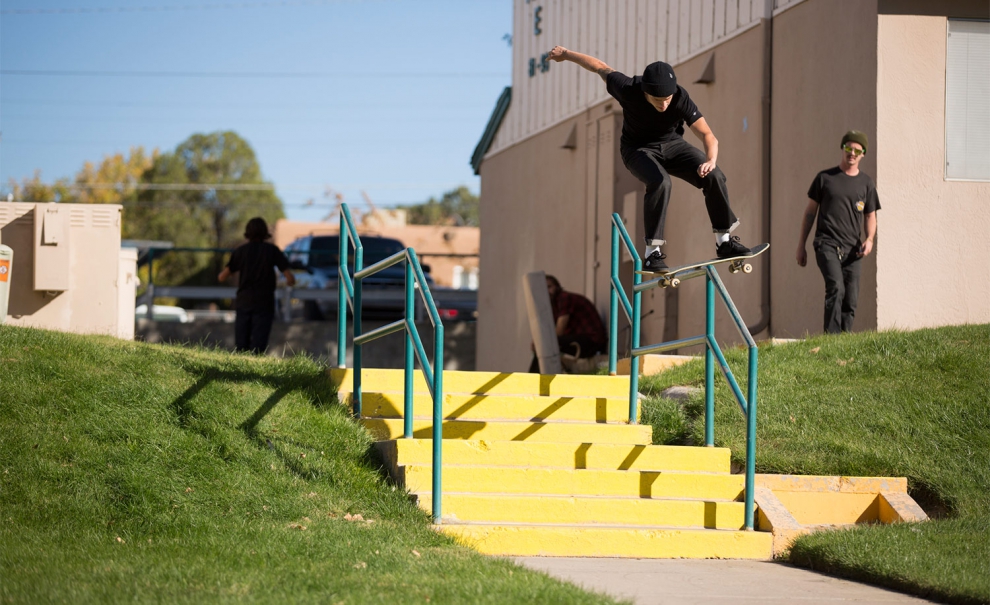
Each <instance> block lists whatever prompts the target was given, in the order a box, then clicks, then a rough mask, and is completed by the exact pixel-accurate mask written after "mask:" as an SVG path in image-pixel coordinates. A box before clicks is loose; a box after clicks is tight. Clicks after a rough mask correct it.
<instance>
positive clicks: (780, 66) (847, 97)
mask: <svg viewBox="0 0 990 605" xmlns="http://www.w3.org/2000/svg"><path fill="white" fill-rule="evenodd" d="M876 29H877V3H876V0H807V1H806V2H802V3H800V4H798V5H797V6H795V7H794V8H792V9H790V10H787V11H786V12H783V13H781V14H780V15H778V16H777V17H776V18H775V19H774V23H773V57H774V59H773V102H772V105H771V107H772V110H771V111H772V122H771V130H772V135H771V141H772V145H771V149H772V156H771V158H772V159H771V171H772V172H771V174H772V176H771V183H772V186H771V199H772V207H771V245H772V246H773V247H772V248H771V250H770V252H771V257H770V259H771V260H770V262H771V274H770V275H771V292H772V301H773V303H772V304H773V315H772V320H771V330H772V333H773V335H774V336H777V337H784V338H796V337H801V336H803V335H804V334H805V333H812V334H815V333H821V332H822V317H823V312H824V300H825V285H824V281H823V279H822V276H821V272H820V271H819V270H818V267H817V265H816V264H815V261H814V254H813V252H814V251H813V250H812V247H811V240H812V238H813V233H812V235H811V236H809V237H808V243H807V249H808V254H809V260H808V266H806V267H803V268H802V267H799V266H798V265H797V262H796V260H795V255H796V250H797V240H798V234H799V230H800V227H801V218H802V215H803V213H804V209H805V207H806V206H807V204H808V195H807V193H808V187H809V186H810V185H811V181H812V179H813V178H814V176H815V175H816V174H817V173H818V172H819V171H820V170H823V169H825V168H830V167H833V166H836V165H838V163H839V160H840V158H841V150H840V149H839V144H840V142H841V140H842V135H843V134H844V133H845V132H846V131H848V130H850V129H853V128H855V129H856V130H861V131H863V132H865V133H866V134H867V136H868V137H869V139H870V141H871V153H867V154H866V156H865V157H864V159H863V161H862V163H861V169H862V170H863V171H865V172H866V173H867V174H869V175H870V176H872V177H873V178H874V180H876V181H877V188H878V192H879V195H880V200H881V205H882V206H883V208H884V209H883V210H881V211H880V212H879V214H878V218H879V223H880V227H879V235H878V238H877V244H876V251H877V254H876V255H871V256H870V257H867V258H866V259H865V260H864V261H863V263H864V265H863V272H862V277H861V281H860V295H859V308H858V310H857V313H856V324H855V329H856V330H870V329H874V328H876V327H877V300H876V275H877V268H876V267H877V265H876V262H877V258H878V255H879V254H882V253H883V250H884V247H885V246H886V245H887V240H888V239H889V238H886V237H884V234H885V232H886V231H887V228H886V226H885V220H886V213H887V212H888V208H889V207H890V206H891V203H892V202H893V200H891V198H890V194H889V193H888V190H887V186H888V182H887V180H886V179H879V178H878V174H877V158H878V152H877V151H876V150H877V149H878V148H879V145H878V142H877V128H876V124H877V112H876V107H877V103H876V90H877V79H876V78H877V70H876V64H877V32H876ZM898 52H899V51H898ZM881 144H882V145H884V146H885V144H884V143H881ZM888 200H889V201H888Z"/></svg>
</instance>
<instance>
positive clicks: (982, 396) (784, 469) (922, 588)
mask: <svg viewBox="0 0 990 605" xmlns="http://www.w3.org/2000/svg"><path fill="white" fill-rule="evenodd" d="M747 355H748V352H747V351H746V350H745V349H739V348H737V349H733V350H730V351H727V352H726V357H727V359H728V360H729V364H730V366H731V367H732V368H733V372H734V373H735V375H736V377H737V380H740V382H741V385H740V386H741V387H742V388H743V391H744V392H745V382H744V381H745V377H746V367H747V366H746V360H747ZM759 362H760V366H759V368H760V370H759V371H760V391H759V397H758V405H757V454H756V470H757V472H761V473H796V474H811V475H818V474H822V475H851V476H897V477H907V479H908V489H909V493H910V494H911V495H912V496H913V497H914V498H915V499H916V500H917V501H918V503H919V504H921V505H922V507H923V508H925V509H926V511H927V512H929V515H931V516H932V517H933V520H931V521H929V522H925V523H906V524H899V525H891V526H884V525H871V526H864V527H858V528H855V529H850V530H836V531H826V532H821V533H817V534H813V535H810V536H806V537H802V538H800V539H799V540H798V541H797V542H796V543H795V544H794V546H793V548H792V549H791V551H790V553H789V554H788V560H789V561H790V562H792V563H795V564H797V565H801V566H805V567H810V568H812V569H816V570H821V571H826V572H829V573H833V574H837V575H841V576H846V577H850V578H855V579H860V580H865V581H869V582H873V583H876V584H881V585H885V586H890V587H893V588H897V589H900V590H904V591H907V592H911V593H914V594H918V595H923V596H930V597H932V598H936V599H939V600H944V601H949V602H958V603H969V602H972V603H990V326H988V325H972V326H954V327H946V328H938V329H929V330H920V331H917V332H881V333H861V334H848V335H841V336H820V337H816V338H812V339H809V340H805V341H800V342H796V343H789V344H784V345H771V344H767V345H765V346H761V347H760V352H759ZM716 374H718V372H717V371H716ZM715 382H716V385H717V390H716V411H715V441H716V445H720V446H727V447H730V448H732V456H733V461H734V462H736V463H739V464H742V463H743V461H744V459H745V453H746V447H745V435H746V432H745V425H744V421H743V416H742V414H741V412H740V410H739V406H738V404H737V403H736V402H735V399H734V398H733V397H732V394H731V392H730V390H729V388H728V386H727V385H726V383H725V381H724V380H723V379H722V378H721V377H720V376H716V379H715ZM672 385H696V386H703V385H704V364H703V362H702V361H700V360H699V361H693V362H691V363H690V364H688V365H685V366H681V367H679V368H676V369H674V370H671V371H669V372H665V373H663V374H661V375H658V376H656V377H649V378H646V379H644V381H643V383H642V390H643V391H644V392H646V393H650V394H652V395H653V396H651V397H649V398H648V399H647V400H646V401H645V402H644V405H643V414H644V422H649V423H650V424H652V425H653V427H654V441H655V442H656V443H703V442H704V419H703V415H704V401H703V397H701V396H699V397H695V398H693V399H692V400H691V401H690V402H688V403H687V404H686V405H684V406H678V405H677V404H675V403H673V402H671V401H669V400H663V399H660V398H658V397H656V394H658V393H659V392H660V391H661V390H662V389H664V388H666V387H668V386H672Z"/></svg>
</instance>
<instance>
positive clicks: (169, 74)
mask: <svg viewBox="0 0 990 605" xmlns="http://www.w3.org/2000/svg"><path fill="white" fill-rule="evenodd" d="M0 75H6V76H49V77H51V76H55V77H61V76H70V77H99V78H279V79H291V78H348V79H350V78H360V79H367V78H504V77H507V76H509V75H510V74H508V73H506V72H439V71H438V72H405V73H402V72H398V73H358V72H327V71H312V72H295V73H288V72H277V71H255V72H251V71H101V70H69V69H3V70H0Z"/></svg>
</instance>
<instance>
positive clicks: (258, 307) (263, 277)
mask: <svg viewBox="0 0 990 605" xmlns="http://www.w3.org/2000/svg"><path fill="white" fill-rule="evenodd" d="M275 267H278V269H279V270H280V271H285V270H286V269H288V268H289V259H287V258H285V255H284V254H282V251H281V250H279V249H278V246H276V245H275V244H270V243H268V242H248V243H246V244H243V245H241V246H238V247H237V248H236V249H235V250H234V251H233V252H232V253H231V254H230V261H229V262H228V263H227V268H229V269H230V270H231V271H236V272H238V273H240V276H239V277H238V280H237V300H236V301H235V302H234V307H235V308H236V309H238V310H240V311H274V310H275Z"/></svg>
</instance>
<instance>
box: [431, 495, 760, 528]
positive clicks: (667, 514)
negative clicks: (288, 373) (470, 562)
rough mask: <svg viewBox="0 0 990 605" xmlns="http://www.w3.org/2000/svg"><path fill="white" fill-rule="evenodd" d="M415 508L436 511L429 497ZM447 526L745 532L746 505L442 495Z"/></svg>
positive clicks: (661, 500) (714, 501)
mask: <svg viewBox="0 0 990 605" xmlns="http://www.w3.org/2000/svg"><path fill="white" fill-rule="evenodd" d="M417 504H418V505H419V506H420V507H421V508H423V510H426V511H428V512H429V511H432V506H433V499H432V497H431V495H430V494H424V495H422V496H418V497H417ZM442 509H443V510H442V515H443V523H448V522H466V521H470V522H482V523H491V524H500V523H543V522H546V521H547V520H553V522H554V523H563V524H574V525H578V524H580V525H588V526H592V527H594V526H600V525H603V524H612V523H622V524H625V525H641V526H654V525H658V524H662V525H666V526H670V527H693V528H705V527H707V528H710V529H742V528H743V527H745V524H746V519H745V504H744V503H742V502H726V501H717V500H687V499H672V498H639V497H624V498H619V497H607V496H548V495H546V494H470V493H468V494H465V493H459V492H449V491H444V494H443V502H442Z"/></svg>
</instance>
